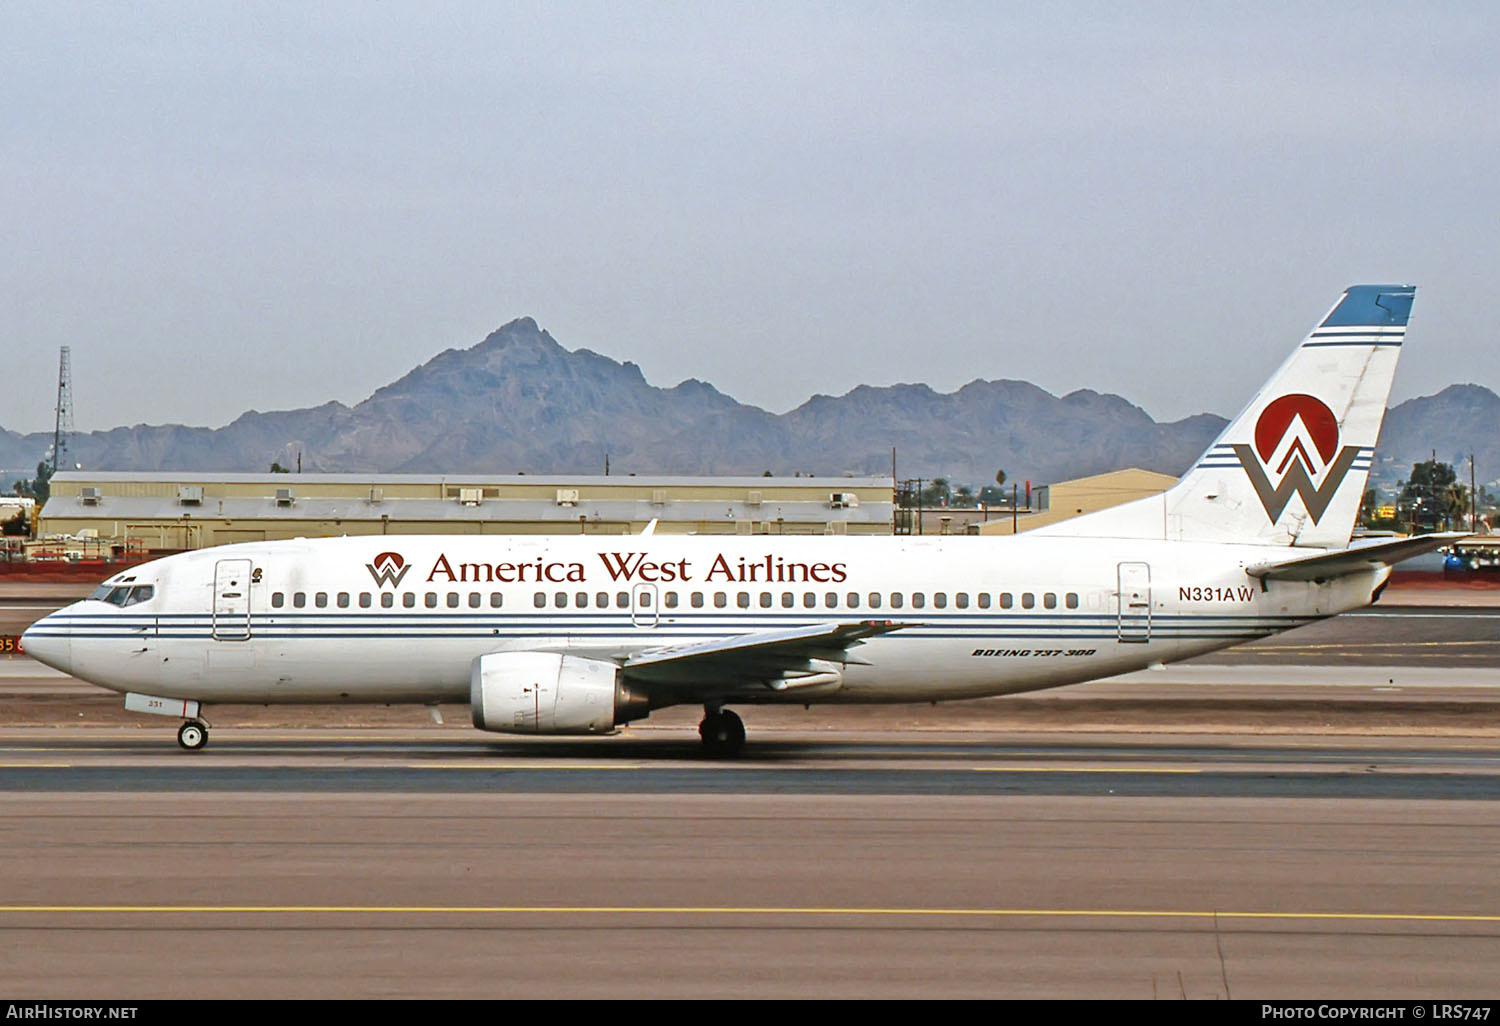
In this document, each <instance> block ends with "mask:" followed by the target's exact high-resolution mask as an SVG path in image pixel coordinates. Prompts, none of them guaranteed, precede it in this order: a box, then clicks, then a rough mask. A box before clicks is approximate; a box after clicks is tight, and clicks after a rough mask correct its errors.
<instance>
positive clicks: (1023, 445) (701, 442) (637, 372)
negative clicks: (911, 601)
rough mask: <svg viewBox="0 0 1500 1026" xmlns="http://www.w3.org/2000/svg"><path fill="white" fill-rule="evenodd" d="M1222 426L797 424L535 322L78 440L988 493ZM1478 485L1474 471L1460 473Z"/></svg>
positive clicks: (1157, 453)
mask: <svg viewBox="0 0 1500 1026" xmlns="http://www.w3.org/2000/svg"><path fill="white" fill-rule="evenodd" d="M1224 424H1225V420H1224V418H1222V417H1218V416H1214V415H1212V414H1207V413H1204V414H1198V415H1196V416H1192V417H1188V418H1185V419H1183V420H1177V421H1171V422H1168V423H1158V422H1157V421H1155V420H1153V419H1152V418H1151V417H1150V416H1149V415H1148V414H1147V413H1146V412H1145V411H1144V410H1142V409H1141V408H1140V407H1138V406H1135V405H1133V404H1131V403H1130V402H1128V401H1127V400H1125V399H1122V398H1121V397H1119V396H1117V395H1110V394H1104V393H1099V392H1094V391H1089V390H1080V391H1076V392H1071V393H1069V394H1067V395H1065V396H1061V397H1058V396H1055V395H1052V394H1051V393H1049V392H1046V391H1044V390H1042V389H1041V388H1038V387H1037V386H1035V385H1032V384H1030V383H1028V382H1025V381H1008V380H997V381H984V380H976V381H971V382H970V383H969V384H967V385H964V386H963V387H962V388H960V389H958V390H957V391H955V392H951V393H946V394H945V393H940V392H937V391H934V390H933V389H931V388H929V387H928V386H926V385H920V384H915V385H913V384H902V385H891V386H889V387H880V388H877V387H873V386H869V385H861V386H859V387H858V388H855V389H853V390H852V391H850V392H847V393H845V394H844V395H841V396H828V395H814V396H813V397H812V398H810V399H808V400H807V401H806V402H805V403H803V404H802V405H801V406H798V407H797V408H796V409H794V410H791V411H789V412H787V413H784V414H779V415H778V414H773V413H769V412H767V411H765V410H762V409H760V408H758V407H755V406H749V405H747V404H744V403H741V402H739V401H737V400H735V399H733V398H732V397H730V396H728V395H726V394H724V393H723V392H720V391H719V390H718V389H716V388H715V387H714V386H712V385H710V384H708V383H707V382H704V381H698V380H691V379H690V380H688V381H684V382H682V383H681V384H679V385H676V386H674V387H672V388H659V387H657V386H654V385H651V384H650V383H648V382H647V381H646V379H645V376H644V375H643V374H642V373H641V369H640V368H639V367H638V366H636V365H635V364H633V363H629V362H626V363H620V362H618V361H616V360H612V359H610V358H609V357H606V356H601V355H600V354H598V353H595V352H591V351H589V350H587V349H579V350H572V351H570V350H568V349H565V348H564V347H563V346H562V345H560V344H559V343H558V342H557V341H556V340H555V339H553V338H552V336H551V335H549V334H548V333H547V332H545V331H543V330H542V329H540V328H539V327H538V326H537V324H536V322H535V321H534V320H532V319H531V318H529V317H523V318H520V319H518V320H514V321H511V322H510V323H509V324H506V325H505V326H503V327H501V328H500V329H498V330H497V331H495V332H493V333H491V334H490V335H489V337H487V338H485V339H484V340H483V341H482V342H480V343H478V344H477V345H475V346H473V347H471V348H468V349H462V350H459V349H449V350H447V351H445V352H443V353H440V354H438V355H437V356H435V357H433V358H432V359H431V360H429V361H427V362H426V363H424V364H422V365H421V366H419V367H417V368H415V369H414V370H412V371H410V372H409V373H407V374H406V375H405V376H403V377H401V378H400V379H398V380H397V381H393V382H392V383H390V384H389V385H386V386H384V387H383V388H380V389H379V390H377V391H376V392H375V393H374V394H373V395H371V396H370V397H369V398H368V399H365V400H364V401H363V402H360V403H358V404H356V405H354V406H345V405H344V404H342V403H338V402H328V403H324V404H323V405H321V406H316V407H312V408H309V409H301V410H284V411H277V412H270V413H260V412H256V411H250V412H248V413H245V414H242V415H241V416H240V417H238V418H237V419H235V420H234V421H233V422H232V423H230V424H228V425H226V426H224V427H222V428H216V429H215V428H195V427H184V426H182V425H177V424H170V425H145V424H138V425H136V426H134V427H119V428H114V429H111V430H108V431H95V432H89V433H78V434H75V435H73V436H71V438H70V441H69V453H70V457H71V458H72V459H73V460H76V461H78V462H79V463H81V464H82V465H83V466H85V467H87V468H90V469H95V470H190V471H206V472H235V471H239V472H263V471H265V470H267V469H268V468H269V467H270V465H271V462H272V461H273V460H275V461H279V462H281V463H282V464H283V465H284V466H292V465H295V464H296V462H297V458H298V454H299V453H300V455H301V462H302V466H303V468H304V469H306V470H315V471H325V472H349V473H385V472H408V473H439V472H443V473H499V474H512V473H518V472H524V473H533V474H535V473H550V474H598V473H602V472H603V470H604V461H605V457H606V455H608V457H609V460H610V465H611V467H612V470H613V472H614V473H622V474H623V473H640V474H760V473H762V472H764V471H770V472H771V473H773V474H786V475H790V474H793V473H803V474H807V473H814V474H834V475H839V474H888V473H890V470H891V448H892V447H893V446H894V447H895V448H896V450H897V467H896V469H897V473H898V475H899V476H901V477H903V478H907V477H918V476H920V477H925V478H931V477H934V476H938V475H942V476H946V477H948V478H949V479H950V480H951V481H953V482H954V483H955V484H958V483H968V484H972V485H974V486H976V487H980V486H983V485H986V484H989V483H990V482H992V481H993V480H994V476H995V471H996V470H997V469H1000V468H1003V469H1004V470H1005V471H1006V474H1007V475H1008V478H1009V480H1013V481H1024V480H1030V481H1033V482H1038V483H1041V482H1048V481H1056V480H1062V479H1066V478H1071V477H1080V476H1083V475H1087V474H1095V473H1101V472H1103V471H1108V470H1115V469H1118V468H1121V467H1127V466H1136V467H1145V468H1147V469H1151V470H1157V471H1162V472H1165V473H1170V474H1177V473H1180V472H1181V471H1183V470H1184V469H1185V468H1186V467H1187V466H1188V465H1189V464H1190V463H1191V462H1192V461H1193V459H1194V458H1195V457H1197V456H1198V455H1199V454H1200V453H1201V452H1202V451H1203V450H1204V449H1205V448H1206V447H1207V446H1208V445H1209V443H1210V442H1212V441H1213V439H1214V438H1215V436H1216V435H1217V434H1218V433H1219V431H1220V430H1221V429H1222V428H1223V427H1224ZM1497 426H1500V396H1497V395H1496V394H1495V393H1494V392H1493V391H1491V390H1489V389H1487V388H1484V387H1481V386H1479V385H1453V386H1450V387H1449V388H1446V389H1444V390H1443V391H1442V392H1440V393H1438V394H1437V395H1433V396H1424V397H1422V398H1419V399H1412V400H1409V401H1407V402H1404V403H1401V404H1400V405H1398V406H1396V407H1394V408H1392V409H1391V410H1390V411H1389V414H1388V415H1387V417H1386V421H1385V429H1384V432H1383V433H1382V435H1381V438H1380V443H1379V445H1378V446H1377V448H1376V464H1375V471H1374V478H1375V480H1377V481H1378V482H1380V483H1383V484H1385V485H1386V486H1389V485H1392V484H1394V482H1395V481H1396V480H1397V478H1400V477H1404V476H1405V475H1406V473H1407V472H1408V471H1409V469H1410V467H1411V465H1412V463H1413V462H1414V461H1415V460H1418V459H1426V458H1428V457H1429V456H1430V455H1431V453H1432V452H1433V451H1434V450H1435V451H1436V453H1437V455H1438V457H1439V458H1440V459H1444V460H1449V461H1454V462H1455V466H1456V467H1457V466H1458V463H1457V461H1458V460H1460V459H1461V460H1463V461H1464V462H1465V464H1466V460H1467V454H1468V453H1469V452H1470V451H1473V452H1474V454H1475V458H1476V462H1477V466H1478V468H1479V479H1480V481H1486V480H1490V481H1493V480H1494V479H1495V477H1496V475H1497V472H1500V431H1496V428H1497ZM51 441H52V436H51V432H36V433H32V434H18V433H16V432H12V431H6V430H4V429H3V428H0V467H11V468H30V467H34V466H35V465H36V463H37V461H38V460H40V459H42V458H43V456H44V454H45V453H46V451H47V449H48V447H49V446H50V444H51ZM1460 477H1462V478H1465V479H1466V478H1467V466H1466V465H1465V466H1463V467H1462V468H1461V469H1460Z"/></svg>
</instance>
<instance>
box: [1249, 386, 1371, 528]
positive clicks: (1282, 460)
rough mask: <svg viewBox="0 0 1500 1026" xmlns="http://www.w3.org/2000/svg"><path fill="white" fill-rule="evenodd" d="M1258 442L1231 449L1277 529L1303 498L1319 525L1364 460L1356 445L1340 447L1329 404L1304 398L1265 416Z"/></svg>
mask: <svg viewBox="0 0 1500 1026" xmlns="http://www.w3.org/2000/svg"><path fill="white" fill-rule="evenodd" d="M1254 441H1255V444H1254V445H1253V446H1252V445H1245V444H1244V443H1240V444H1237V445H1234V446H1233V447H1232V448H1233V449H1234V452H1235V455H1237V456H1238V457H1239V459H1240V465H1241V466H1243V467H1244V468H1245V473H1246V475H1248V476H1249V478H1250V484H1251V485H1252V486H1253V487H1254V488H1255V494H1256V496H1257V497H1259V499H1260V504H1261V505H1262V506H1264V507H1265V510H1266V516H1268V517H1270V518H1271V522H1272V523H1275V522H1276V521H1277V520H1278V519H1280V517H1281V514H1282V512H1283V511H1284V510H1285V509H1286V507H1287V504H1288V503H1289V502H1291V501H1292V496H1293V495H1298V496H1301V498H1302V505H1303V506H1305V507H1306V508H1307V515H1308V516H1310V517H1311V518H1312V522H1313V523H1314V524H1316V523H1317V522H1318V521H1319V520H1320V519H1322V517H1323V514H1324V512H1326V511H1327V509H1328V506H1329V504H1330V503H1332V502H1333V497H1334V495H1336V494H1337V493H1338V490H1339V486H1340V485H1342V484H1343V483H1344V478H1345V477H1346V476H1348V473H1349V468H1350V467H1352V466H1353V465H1354V461H1355V460H1356V459H1357V458H1358V456H1359V446H1357V445H1346V446H1343V447H1342V448H1340V447H1339V422H1338V418H1337V417H1335V416H1334V415H1333V411H1332V410H1330V409H1329V408H1328V406H1327V404H1326V403H1324V402H1323V401H1322V400H1320V399H1317V398H1316V397H1314V396H1310V395H1304V394H1301V393H1297V394H1293V395H1284V396H1282V397H1281V398H1280V399H1276V400H1274V401H1273V402H1272V403H1270V405H1268V406H1267V407H1266V408H1265V409H1264V410H1262V411H1261V414H1260V417H1259V418H1258V419H1257V420H1256V422H1255V439H1254ZM1273 479H1274V481H1275V483H1274V484H1273V483H1272V481H1273ZM1315 481H1316V484H1315V483H1314V482H1315Z"/></svg>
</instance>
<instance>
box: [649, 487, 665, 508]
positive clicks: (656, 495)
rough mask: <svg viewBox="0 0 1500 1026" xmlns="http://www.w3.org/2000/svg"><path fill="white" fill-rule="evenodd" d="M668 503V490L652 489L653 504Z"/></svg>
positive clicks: (662, 504)
mask: <svg viewBox="0 0 1500 1026" xmlns="http://www.w3.org/2000/svg"><path fill="white" fill-rule="evenodd" d="M666 504H667V490H666V489H665V488H653V489H651V505H653V506H665V505H666Z"/></svg>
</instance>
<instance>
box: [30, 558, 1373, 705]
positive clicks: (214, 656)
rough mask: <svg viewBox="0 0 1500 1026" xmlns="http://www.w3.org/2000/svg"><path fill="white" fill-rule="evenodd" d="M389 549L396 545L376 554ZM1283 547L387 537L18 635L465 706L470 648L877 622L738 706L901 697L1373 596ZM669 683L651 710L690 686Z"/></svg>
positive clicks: (1225, 639) (69, 650) (966, 689)
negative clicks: (803, 680) (804, 682)
mask: <svg viewBox="0 0 1500 1026" xmlns="http://www.w3.org/2000/svg"><path fill="white" fill-rule="evenodd" d="M382 554H385V555H386V556H387V557H389V556H390V555H391V554H397V555H398V558H399V560H400V561H401V565H400V567H397V566H396V561H393V560H391V559H389V558H387V559H386V560H384V561H383V562H382V561H381V560H379V559H378V558H377V557H379V556H381V555H382ZM1286 554H1287V550H1286V548H1285V547H1278V546H1270V547H1264V546H1252V545H1229V544H1211V543H1190V542H1169V541H1149V540H1129V539H1113V538H1049V537H1027V536H1025V535H1022V536H1019V537H1014V538H930V539H928V538H828V537H824V538H806V537H803V538H797V537H718V536H715V537H682V536H622V537H600V536H583V535H581V536H578V537H556V536H551V537H534V538H533V537H513V536H507V537H498V536H497V537H485V536H439V537H415V536H382V537H351V538H336V539H323V540H308V541H302V540H297V541H287V542H269V543H253V544H244V545H231V546H225V547H222V548H215V549H209V550H202V551H198V552H191V553H184V554H181V555H176V556H171V557H168V558H165V559H161V560H157V561H155V562H152V563H147V564H143V565H140V566H137V567H134V568H132V569H131V570H128V571H125V572H124V573H121V574H119V575H117V576H116V577H115V578H112V579H111V583H115V584H120V585H121V586H124V587H141V586H146V585H149V586H151V588H152V593H151V597H150V598H149V599H146V600H143V601H138V602H135V603H134V604H130V605H125V606H123V607H121V606H117V605H113V604H110V603H109V602H106V601H101V600H88V601H83V602H78V603H74V604H73V605H70V606H68V607H66V608H65V609H61V610H59V611H58V612H56V613H54V614H52V615H50V616H48V617H46V618H44V619H43V620H41V621H39V622H38V623H37V624H35V625H33V627H32V628H31V629H30V630H28V631H27V633H26V635H25V644H26V646H27V649H28V651H30V652H31V653H32V654H33V655H35V656H36V657H37V658H38V659H40V660H41V661H43V662H46V663H49V664H51V665H54V666H57V667H59V668H60V669H63V670H65V671H67V672H69V673H71V674H73V675H74V676H76V677H79V678H81V679H83V680H87V681H91V682H93V683H95V684H99V685H101V686H103V687H106V688H110V689H113V690H116V691H121V692H127V691H133V692H139V693H143V694H149V695H158V696H163V697H167V698H182V699H195V700H198V701H202V702H211V703H214V702H217V703H222V702H239V703H272V702H337V701H349V702H413V703H432V702H459V701H467V700H468V696H469V689H470V669H471V663H472V662H473V660H474V659H475V658H477V657H479V656H482V655H486V654H488V653H493V652H505V651H536V650H540V651H566V652H570V653H574V654H578V655H584V656H588V657H592V658H599V659H606V660H614V661H617V662H622V663H623V662H624V661H625V660H626V659H627V658H629V657H630V656H631V655H632V654H636V653H640V652H643V651H646V650H651V649H657V648H661V647H663V646H670V645H679V644H684V643H689V642H692V641H702V640H706V639H711V638H720V637H727V636H732V635H740V634H745V633H747V632H753V631H760V630H768V629H777V628H783V627H795V626H800V625H811V624H829V623H853V622H860V621H868V620H878V621H893V622H895V623H900V624H903V625H906V626H904V627H902V629H900V630H896V631H894V632H892V633H889V634H883V635H880V636H878V637H873V638H870V639H869V640H868V641H867V642H865V643H864V644H863V645H861V646H859V647H857V648H856V649H854V650H853V651H852V652H851V653H850V655H851V656H852V657H854V658H853V660H851V662H850V663H849V664H848V665H847V666H845V667H843V669H842V675H841V678H842V679H841V680H839V681H837V682H836V683H833V684H828V685H822V686H816V687H811V688H803V689H796V690H789V691H778V690H776V689H774V688H772V687H770V686H769V685H757V684H754V683H744V682H740V683H738V684H735V685H734V686H732V687H727V686H726V687H724V688H721V689H720V690H719V691H718V692H714V693H712V694H711V695H709V697H713V698H714V699H715V700H723V701H736V702H758V701H765V702H773V701H791V702H798V703H804V702H901V701H936V700H947V699H959V698H975V697H980V696H985V695H998V694H1006V693H1010V692H1019V691H1030V690H1035V689H1038V688H1046V687H1053V686H1057V685H1061V684H1071V683H1076V682H1079V681H1086V680H1092V679H1095V678H1099V677H1107V676H1111V675H1114V674H1117V673H1122V672H1126V671H1129V670H1133V669H1138V668H1142V667H1145V666H1149V665H1151V664H1154V663H1166V662H1170V661H1173V660H1177V659H1183V658H1186V657H1188V656H1193V655H1197V654H1200V653H1203V652H1208V651H1211V650H1213V649H1218V648H1223V647H1226V646H1229V645H1233V644H1237V643H1239V642H1242V641H1246V640H1250V639H1253V638H1259V637H1264V636H1266V635H1269V634H1273V633H1275V632H1277V631H1281V630H1285V629H1287V628H1290V627H1295V626H1298V625H1300V624H1303V623H1306V622H1308V621H1310V620H1314V619H1317V618H1321V617H1326V616H1331V615H1333V614H1336V613H1339V612H1343V611H1345V610H1347V609H1352V608H1357V607H1359V606H1362V605H1365V604H1367V603H1369V602H1370V601H1371V597H1372V592H1373V591H1374V590H1375V589H1376V588H1377V587H1378V586H1379V584H1380V583H1381V582H1382V581H1383V580H1384V578H1385V576H1386V575H1387V574H1388V571H1373V570H1372V571H1371V572H1369V573H1361V574H1355V575H1350V576H1345V577H1342V578H1338V579H1336V580H1333V581H1330V582H1328V583H1326V584H1317V583H1310V582H1308V583H1304V582H1290V581H1273V582H1270V583H1268V584H1267V585H1266V586H1264V587H1263V586H1262V584H1261V582H1260V581H1259V580H1257V579H1255V578H1252V577H1250V576H1248V575H1247V574H1246V573H1245V567H1246V566H1250V565H1253V564H1255V563H1258V562H1263V561H1266V560H1270V559H1276V558H1284V557H1285V556H1286ZM704 694H705V693H703V692H686V691H681V690H679V691H676V692H672V693H669V694H666V693H664V694H663V695H661V696H659V697H660V701H659V703H658V704H671V703H672V702H676V701H698V700H701V699H702V698H703V697H704Z"/></svg>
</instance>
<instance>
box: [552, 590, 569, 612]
mask: <svg viewBox="0 0 1500 1026" xmlns="http://www.w3.org/2000/svg"><path fill="white" fill-rule="evenodd" d="M552 597H553V599H554V600H555V601H556V604H557V608H558V609H567V608H568V593H567V592H565V591H559V592H556V593H554V594H553V596H552Z"/></svg>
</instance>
